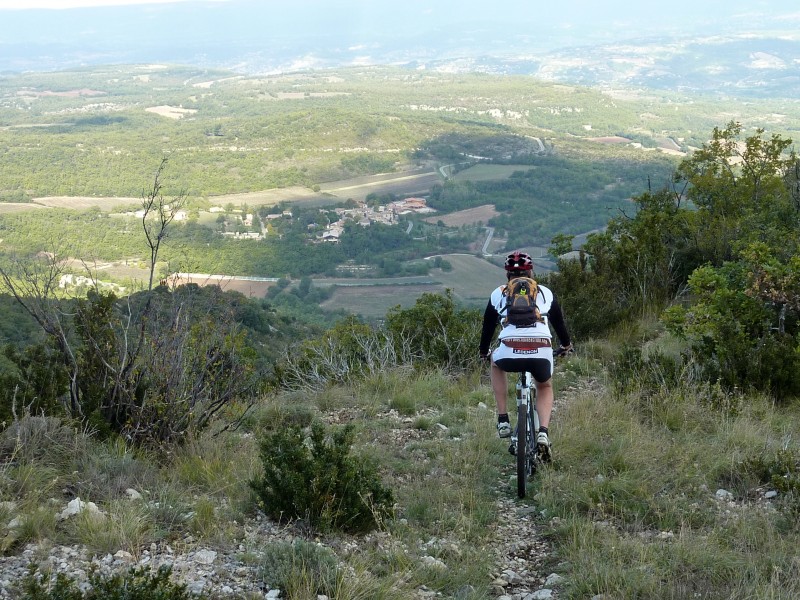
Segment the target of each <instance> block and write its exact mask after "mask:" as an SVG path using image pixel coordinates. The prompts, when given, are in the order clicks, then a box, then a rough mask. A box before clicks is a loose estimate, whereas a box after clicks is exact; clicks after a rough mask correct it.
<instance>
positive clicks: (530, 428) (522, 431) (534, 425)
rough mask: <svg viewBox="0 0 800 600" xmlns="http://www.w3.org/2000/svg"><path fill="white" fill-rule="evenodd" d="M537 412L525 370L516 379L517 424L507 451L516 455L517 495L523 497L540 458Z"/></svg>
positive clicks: (528, 377) (529, 380)
mask: <svg viewBox="0 0 800 600" xmlns="http://www.w3.org/2000/svg"><path fill="white" fill-rule="evenodd" d="M538 431H539V414H538V413H537V412H536V386H535V385H533V377H532V376H531V374H530V373H528V372H527V371H523V372H521V373H520V374H519V378H518V380H517V426H516V427H515V428H514V432H513V433H512V434H511V445H510V446H509V447H508V451H509V452H510V453H511V454H513V455H514V456H516V457H517V496H519V497H520V498H524V497H525V492H526V488H527V485H528V479H529V478H531V477H533V476H534V474H535V473H536V469H537V468H538V467H539V463H540V462H541V459H540V457H539V450H538V446H537V444H536V434H537V433H538Z"/></svg>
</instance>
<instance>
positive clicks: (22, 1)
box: [0, 0, 223, 10]
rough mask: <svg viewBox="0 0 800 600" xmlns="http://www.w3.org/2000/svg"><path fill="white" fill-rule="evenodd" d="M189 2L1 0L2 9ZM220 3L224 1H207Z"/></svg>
mask: <svg viewBox="0 0 800 600" xmlns="http://www.w3.org/2000/svg"><path fill="white" fill-rule="evenodd" d="M185 1H187V0H0V10H2V9H18V10H23V9H33V8H81V7H90V6H121V5H124V4H162V3H165V2H185ZM205 1H216V2H220V1H223V0H205Z"/></svg>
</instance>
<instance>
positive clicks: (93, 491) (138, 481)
mask: <svg viewBox="0 0 800 600" xmlns="http://www.w3.org/2000/svg"><path fill="white" fill-rule="evenodd" d="M75 470H76V472H77V478H76V479H75V481H74V482H73V483H72V485H73V488H74V490H73V491H74V495H76V496H81V497H82V498H85V499H90V500H92V501H93V502H97V503H100V502H110V501H113V500H115V499H117V498H120V497H123V496H124V494H125V490H127V489H128V488H132V489H136V490H137V491H138V490H140V489H143V488H147V487H150V485H151V484H153V483H155V481H156V480H157V479H158V467H157V464H156V462H155V461H154V460H152V458H151V457H148V459H145V460H142V459H140V458H139V457H138V456H137V453H136V452H135V451H134V449H133V448H131V447H129V446H128V445H127V444H126V443H125V442H124V441H123V440H122V439H120V438H113V439H109V440H107V441H105V442H100V443H96V444H95V445H93V447H92V450H91V451H90V452H84V453H82V454H80V455H78V456H76V457H75Z"/></svg>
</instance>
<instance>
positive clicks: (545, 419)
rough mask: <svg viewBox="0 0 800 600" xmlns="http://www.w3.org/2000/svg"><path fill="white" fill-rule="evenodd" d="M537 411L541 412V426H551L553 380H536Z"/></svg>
mask: <svg viewBox="0 0 800 600" xmlns="http://www.w3.org/2000/svg"><path fill="white" fill-rule="evenodd" d="M536 412H537V413H539V426H540V427H550V415H552V414H553V380H552V379H548V380H547V381H542V382H539V381H537V382H536Z"/></svg>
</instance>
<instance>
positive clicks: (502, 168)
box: [453, 163, 531, 181]
mask: <svg viewBox="0 0 800 600" xmlns="http://www.w3.org/2000/svg"><path fill="white" fill-rule="evenodd" d="M530 168H531V166H530V165H487V164H484V163H479V164H477V165H475V166H472V167H470V168H469V169H464V170H463V171H459V172H458V173H456V174H455V175H454V176H453V179H455V180H456V181H492V180H495V179H507V178H508V177H511V175H512V174H513V173H514V172H516V171H527V170H528V169H530Z"/></svg>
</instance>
